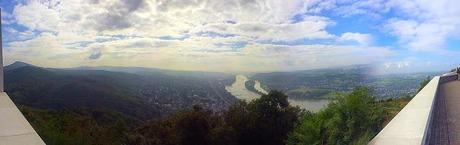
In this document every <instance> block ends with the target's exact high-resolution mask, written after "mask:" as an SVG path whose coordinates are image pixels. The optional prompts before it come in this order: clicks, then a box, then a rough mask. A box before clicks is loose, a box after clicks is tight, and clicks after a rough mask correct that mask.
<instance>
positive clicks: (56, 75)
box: [5, 62, 236, 120]
mask: <svg viewBox="0 0 460 145" xmlns="http://www.w3.org/2000/svg"><path fill="white" fill-rule="evenodd" d="M124 69H125V70H124V71H116V70H110V71H109V69H105V70H97V69H54V68H43V67H38V66H33V65H30V64H27V63H24V62H16V63H13V64H11V65H9V66H6V67H5V86H6V92H8V94H9V95H10V96H11V97H12V99H13V101H14V102H15V103H16V104H19V105H24V106H28V107H32V108H38V109H52V110H60V109H75V108H89V109H99V110H111V111H115V112H119V113H121V114H123V115H125V116H128V117H130V118H134V119H139V120H145V119H152V118H158V117H162V116H165V115H168V114H171V113H173V112H177V111H180V110H184V109H189V108H191V107H192V106H193V105H196V104H200V105H202V106H204V107H208V108H211V109H214V110H219V109H223V108H225V107H226V106H228V105H229V104H231V103H232V102H233V101H235V100H236V99H235V98H234V97H233V96H231V94H229V93H228V92H227V91H226V90H225V85H226V83H231V79H232V77H226V76H225V75H223V76H221V77H209V78H208V79H203V78H200V79H198V78H195V77H189V76H186V75H182V76H177V75H176V76H173V75H168V74H164V73H155V72H154V71H149V72H147V71H145V72H143V73H139V71H138V70H135V69H130V68H124ZM129 71H133V72H136V73H127V72H129ZM226 81H227V82H226Z"/></svg>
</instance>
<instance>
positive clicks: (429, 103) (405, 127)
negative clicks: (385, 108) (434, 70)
mask: <svg viewBox="0 0 460 145" xmlns="http://www.w3.org/2000/svg"><path fill="white" fill-rule="evenodd" d="M439 79H440V77H439V76H436V77H434V78H433V79H432V80H431V81H430V82H429V83H428V84H427V85H426V86H425V87H424V88H423V89H422V90H421V91H420V92H419V93H418V94H417V95H416V96H415V97H414V98H413V99H412V100H411V101H410V102H409V103H408V104H407V105H406V107H404V108H403V109H402V110H401V111H400V112H399V113H398V114H397V115H396V116H395V117H394V118H393V119H392V120H391V121H390V123H388V125H387V126H385V128H383V130H382V131H380V132H379V133H378V134H377V136H376V137H375V138H374V139H372V140H371V142H370V143H369V144H370V145H420V144H424V140H425V138H424V137H425V134H426V131H427V128H429V126H428V125H429V122H430V118H431V110H432V107H433V103H434V101H435V97H436V94H437V90H438V85H439Z"/></svg>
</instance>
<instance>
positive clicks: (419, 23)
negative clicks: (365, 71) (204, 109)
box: [0, 0, 460, 73]
mask: <svg viewBox="0 0 460 145" xmlns="http://www.w3.org/2000/svg"><path fill="white" fill-rule="evenodd" d="M459 5H460V2H459V1H456V0H436V1H432V0H1V2H0V7H1V8H2V21H3V26H4V27H3V35H4V38H3V40H4V44H3V45H4V50H3V51H4V55H5V61H6V62H5V63H6V64H8V63H12V62H14V61H16V60H20V61H25V62H29V63H32V64H35V65H40V66H46V67H75V66H83V65H84V66H100V65H110V66H143V67H156V68H165V69H176V70H203V71H225V72H228V71H232V72H233V71H290V70H304V69H314V68H327V67H338V66H348V65H358V64H370V65H372V66H375V67H376V68H379V71H380V72H383V73H397V72H414V71H438V70H448V69H450V68H451V67H454V66H456V65H458V64H459V63H460V57H459V56H460V9H459V8H458V6H459Z"/></svg>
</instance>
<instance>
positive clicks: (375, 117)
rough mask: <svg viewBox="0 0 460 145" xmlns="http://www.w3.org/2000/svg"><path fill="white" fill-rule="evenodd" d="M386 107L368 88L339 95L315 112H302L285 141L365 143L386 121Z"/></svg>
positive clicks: (295, 143) (294, 144)
mask: <svg viewBox="0 0 460 145" xmlns="http://www.w3.org/2000/svg"><path fill="white" fill-rule="evenodd" d="M385 113H386V112H385V110H384V108H383V107H382V105H380V104H379V103H377V102H376V101H375V99H374V97H372V96H371V92H370V90H369V89H367V88H358V89H355V90H354V91H353V92H351V93H349V94H344V95H340V96H338V97H337V98H336V100H335V101H333V102H332V103H330V104H329V105H328V107H327V108H325V109H323V110H321V111H320V112H318V113H310V112H306V113H305V114H303V116H302V118H301V121H300V123H299V124H298V126H297V128H295V129H294V131H293V132H292V133H291V134H290V135H289V138H288V140H287V144H290V145H300V144H320V145H323V144H339V145H342V144H362V143H367V141H368V140H369V139H371V138H372V136H374V135H375V134H376V133H377V132H378V131H379V130H380V129H381V128H382V124H383V123H384V121H385V120H386V114H385Z"/></svg>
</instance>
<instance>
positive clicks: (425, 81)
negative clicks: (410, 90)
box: [417, 77, 431, 93]
mask: <svg viewBox="0 0 460 145" xmlns="http://www.w3.org/2000/svg"><path fill="white" fill-rule="evenodd" d="M430 81H431V77H427V78H426V79H425V80H423V81H422V82H420V86H419V88H418V90H417V93H418V92H420V91H421V90H422V89H423V88H424V87H425V86H426V85H427V84H428V83H429V82H430Z"/></svg>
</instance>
